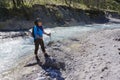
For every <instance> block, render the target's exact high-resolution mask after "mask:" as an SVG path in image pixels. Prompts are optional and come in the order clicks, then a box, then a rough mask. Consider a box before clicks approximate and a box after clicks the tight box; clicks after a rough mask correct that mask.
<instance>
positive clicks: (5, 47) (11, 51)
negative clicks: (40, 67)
mask: <svg viewBox="0 0 120 80" xmlns="http://www.w3.org/2000/svg"><path fill="white" fill-rule="evenodd" d="M109 28H120V24H94V25H81V26H72V27H56V28H47V29H45V31H46V32H51V33H52V37H51V39H50V38H49V37H47V36H44V40H45V43H48V42H49V41H51V40H52V41H55V40H62V39H67V38H69V37H72V36H75V35H80V34H82V33H84V32H85V31H91V30H99V29H109ZM78 33H79V34H78ZM33 51H34V44H33V38H31V37H28V38H18V39H15V40H7V41H3V42H1V43H0V72H3V71H5V70H8V69H9V68H11V67H14V66H16V65H17V62H18V61H19V60H21V58H22V57H23V56H27V55H29V54H33Z"/></svg>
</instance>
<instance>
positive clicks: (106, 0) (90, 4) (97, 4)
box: [0, 0, 120, 12]
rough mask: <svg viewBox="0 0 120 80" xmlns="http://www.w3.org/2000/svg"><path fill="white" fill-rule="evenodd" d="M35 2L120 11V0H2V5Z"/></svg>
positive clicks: (13, 6)
mask: <svg viewBox="0 0 120 80" xmlns="http://www.w3.org/2000/svg"><path fill="white" fill-rule="evenodd" d="M34 4H42V5H45V4H56V5H66V6H69V7H75V8H83V9H94V8H95V9H105V10H115V11H119V12H120V0H0V7H6V8H19V7H22V6H28V7H31V6H32V5H34Z"/></svg>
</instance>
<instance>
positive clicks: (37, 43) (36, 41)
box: [34, 39, 46, 55]
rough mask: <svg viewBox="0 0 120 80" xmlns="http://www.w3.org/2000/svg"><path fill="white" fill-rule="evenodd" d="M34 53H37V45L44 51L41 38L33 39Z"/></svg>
mask: <svg viewBox="0 0 120 80" xmlns="http://www.w3.org/2000/svg"><path fill="white" fill-rule="evenodd" d="M34 42H35V52H34V53H35V55H37V54H38V49H39V45H40V46H41V49H42V52H43V53H46V51H45V46H44V42H43V39H35V41H34Z"/></svg>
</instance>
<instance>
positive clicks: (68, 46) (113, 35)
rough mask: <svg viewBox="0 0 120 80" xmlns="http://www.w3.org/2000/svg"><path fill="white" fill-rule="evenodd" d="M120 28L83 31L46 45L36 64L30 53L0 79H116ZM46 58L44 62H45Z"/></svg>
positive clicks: (119, 66)
mask: <svg viewBox="0 0 120 80" xmlns="http://www.w3.org/2000/svg"><path fill="white" fill-rule="evenodd" d="M119 37H120V29H109V30H101V31H94V32H93V31H92V32H86V33H84V34H83V35H81V36H77V37H76V36H74V37H73V38H69V39H67V40H62V41H57V42H53V43H51V44H49V45H48V46H47V52H48V53H49V55H50V56H51V57H50V58H49V59H48V58H47V59H44V57H43V55H42V54H41V53H40V54H39V55H40V60H41V62H42V64H44V63H45V62H46V63H47V64H44V65H40V64H39V63H37V62H36V60H35V58H34V55H33V54H32V55H30V56H27V57H26V58H24V59H23V60H22V61H21V62H19V63H20V64H19V65H18V66H17V67H16V68H14V69H12V70H9V71H6V72H5V73H2V74H1V75H0V78H1V79H2V80H120V76H119V75H120V44H119V43H120V42H119V41H120V39H119ZM45 60H46V61H45Z"/></svg>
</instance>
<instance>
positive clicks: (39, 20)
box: [34, 18, 42, 25]
mask: <svg viewBox="0 0 120 80" xmlns="http://www.w3.org/2000/svg"><path fill="white" fill-rule="evenodd" d="M38 22H42V21H41V19H40V18H37V19H36V20H35V22H34V24H35V25H38Z"/></svg>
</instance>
